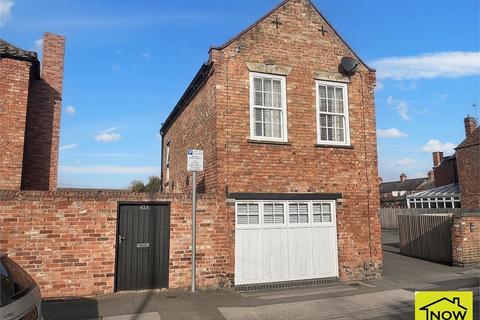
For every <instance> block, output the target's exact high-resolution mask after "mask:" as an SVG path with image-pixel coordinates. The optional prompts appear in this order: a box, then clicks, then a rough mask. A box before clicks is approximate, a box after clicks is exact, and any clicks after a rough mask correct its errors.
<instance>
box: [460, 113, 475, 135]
mask: <svg viewBox="0 0 480 320" xmlns="http://www.w3.org/2000/svg"><path fill="white" fill-rule="evenodd" d="M463 122H464V123H465V137H468V136H469V135H471V134H472V133H473V131H475V129H477V126H478V123H477V119H475V118H474V117H471V116H467V117H466V118H465V119H464V120H463Z"/></svg>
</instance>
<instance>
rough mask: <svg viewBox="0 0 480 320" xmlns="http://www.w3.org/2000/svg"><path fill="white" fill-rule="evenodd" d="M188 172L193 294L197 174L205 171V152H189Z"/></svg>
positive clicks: (195, 263)
mask: <svg viewBox="0 0 480 320" xmlns="http://www.w3.org/2000/svg"><path fill="white" fill-rule="evenodd" d="M187 171H189V172H192V173H193V177H192V292H195V290H196V278H197V272H196V270H197V257H196V252H197V181H196V180H197V172H202V171H203V150H193V149H189V150H188V151H187Z"/></svg>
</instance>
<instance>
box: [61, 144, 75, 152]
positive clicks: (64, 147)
mask: <svg viewBox="0 0 480 320" xmlns="http://www.w3.org/2000/svg"><path fill="white" fill-rule="evenodd" d="M76 147H78V144H76V143H74V144H65V145H63V146H60V151H65V150H70V149H74V148H76Z"/></svg>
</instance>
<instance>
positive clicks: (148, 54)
mask: <svg viewBox="0 0 480 320" xmlns="http://www.w3.org/2000/svg"><path fill="white" fill-rule="evenodd" d="M141 56H142V58H145V59H150V58H151V57H152V55H151V54H150V52H143V53H142V54H141Z"/></svg>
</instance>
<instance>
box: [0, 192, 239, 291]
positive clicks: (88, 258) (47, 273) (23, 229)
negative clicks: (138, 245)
mask: <svg viewBox="0 0 480 320" xmlns="http://www.w3.org/2000/svg"><path fill="white" fill-rule="evenodd" d="M119 201H120V202H126V201H127V202H128V201H134V202H146V203H148V202H152V201H162V202H163V201H169V202H170V206H171V223H170V265H169V270H170V274H169V286H170V288H188V287H189V286H190V283H191V282H190V281H191V236H190V235H191V210H192V208H191V199H190V197H189V196H188V195H185V194H184V195H179V194H170V195H165V194H156V195H150V194H135V193H128V192H86V191H85V192H66V191H57V192H33V191H23V192H22V191H15V192H14V191H0V251H2V252H8V253H9V255H10V256H11V257H12V258H13V259H14V260H15V261H17V262H18V263H20V264H21V265H22V266H23V267H24V268H25V269H26V270H27V271H28V272H29V273H30V274H31V275H32V276H33V277H34V278H35V280H36V281H37V282H38V283H39V285H40V287H41V289H42V295H43V296H44V297H67V296H90V295H101V294H108V293H112V292H113V289H114V277H115V241H116V224H117V205H118V202H119ZM216 213H217V205H216V200H214V199H209V198H205V197H201V198H200V199H199V201H198V218H197V223H198V225H197V241H198V247H197V277H198V279H197V280H198V282H197V283H198V286H199V287H215V286H230V285H231V283H232V281H231V279H232V277H233V275H232V273H233V272H232V271H231V270H230V271H229V270H227V269H226V268H225V265H229V264H231V261H230V256H231V252H230V251H231V245H230V241H231V235H229V233H228V230H229V225H230V221H227V220H226V219H225V218H223V217H222V216H218V215H217V214H216Z"/></svg>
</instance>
